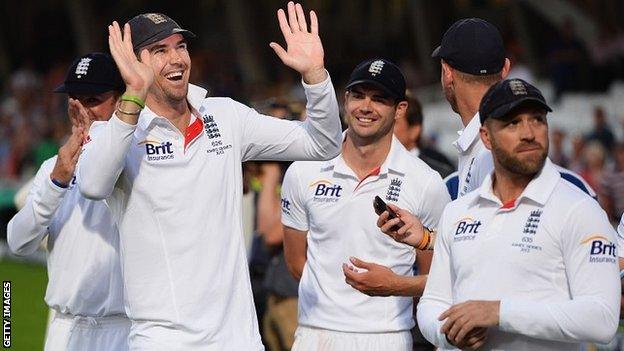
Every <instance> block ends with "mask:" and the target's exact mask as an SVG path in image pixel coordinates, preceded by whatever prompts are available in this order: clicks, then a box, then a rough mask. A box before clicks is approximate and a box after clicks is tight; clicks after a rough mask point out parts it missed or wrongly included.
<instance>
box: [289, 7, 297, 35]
mask: <svg viewBox="0 0 624 351" xmlns="http://www.w3.org/2000/svg"><path fill="white" fill-rule="evenodd" d="M287 8H288V24H289V25H290V30H291V31H292V32H293V33H297V32H299V23H297V13H296V12H295V3H294V2H292V1H289V2H288V5H287Z"/></svg>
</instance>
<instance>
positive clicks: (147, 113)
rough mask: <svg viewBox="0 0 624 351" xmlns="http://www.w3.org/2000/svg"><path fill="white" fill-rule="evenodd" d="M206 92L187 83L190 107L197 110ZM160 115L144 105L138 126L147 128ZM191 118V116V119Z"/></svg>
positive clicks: (187, 97) (187, 96)
mask: <svg viewBox="0 0 624 351" xmlns="http://www.w3.org/2000/svg"><path fill="white" fill-rule="evenodd" d="M206 94H208V90H206V89H204V88H202V87H199V86H197V85H194V84H189V87H188V93H187V94H186V99H187V100H188V102H189V104H191V107H193V108H194V109H195V110H199V108H200V106H201V104H202V102H203V101H204V98H205V97H206ZM156 117H160V116H158V115H157V114H155V113H154V111H152V110H151V109H150V108H149V107H148V106H145V108H144V109H143V111H141V115H140V116H139V127H140V128H141V129H147V127H148V126H149V125H150V124H151V123H152V121H153V120H154V118H156ZM192 120H193V118H192V117H191V121H192Z"/></svg>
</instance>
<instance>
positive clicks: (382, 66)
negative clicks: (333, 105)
mask: <svg viewBox="0 0 624 351" xmlns="http://www.w3.org/2000/svg"><path fill="white" fill-rule="evenodd" d="M364 83H367V84H371V85H373V86H375V87H378V88H380V89H382V90H383V91H385V92H386V93H387V94H389V95H390V96H392V97H393V98H395V99H397V100H399V101H403V100H406V98H405V77H404V76H403V73H402V72H401V70H400V69H399V67H398V66H397V65H395V64H394V63H392V62H390V61H388V60H385V59H372V60H366V61H364V62H362V63H360V64H359V65H357V66H356V67H355V69H354V70H353V72H351V77H349V82H348V83H347V86H346V89H347V90H349V89H351V88H352V87H354V86H355V85H358V84H364Z"/></svg>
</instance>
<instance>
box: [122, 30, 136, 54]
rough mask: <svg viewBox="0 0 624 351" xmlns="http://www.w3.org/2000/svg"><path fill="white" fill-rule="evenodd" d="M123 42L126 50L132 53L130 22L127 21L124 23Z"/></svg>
mask: <svg viewBox="0 0 624 351" xmlns="http://www.w3.org/2000/svg"><path fill="white" fill-rule="evenodd" d="M123 42H124V47H125V49H126V52H127V53H133V54H134V48H133V47H132V30H131V29H130V24H128V23H126V24H125V25H124V37H123Z"/></svg>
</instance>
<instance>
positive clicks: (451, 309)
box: [438, 306, 454, 321]
mask: <svg viewBox="0 0 624 351" xmlns="http://www.w3.org/2000/svg"><path fill="white" fill-rule="evenodd" d="M453 307H454V306H451V307H450V308H449V309H447V310H446V311H444V312H442V314H441V315H440V316H439V317H438V320H439V321H443V320H445V319H446V318H448V317H449V316H450V315H451V313H452V312H453Z"/></svg>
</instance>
